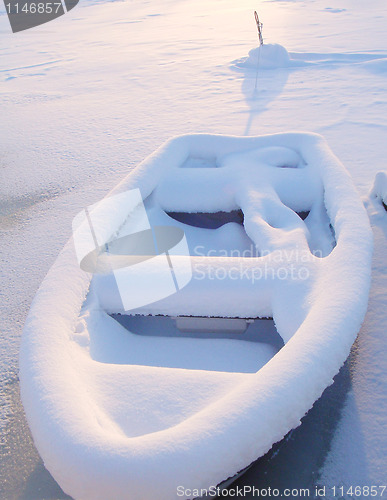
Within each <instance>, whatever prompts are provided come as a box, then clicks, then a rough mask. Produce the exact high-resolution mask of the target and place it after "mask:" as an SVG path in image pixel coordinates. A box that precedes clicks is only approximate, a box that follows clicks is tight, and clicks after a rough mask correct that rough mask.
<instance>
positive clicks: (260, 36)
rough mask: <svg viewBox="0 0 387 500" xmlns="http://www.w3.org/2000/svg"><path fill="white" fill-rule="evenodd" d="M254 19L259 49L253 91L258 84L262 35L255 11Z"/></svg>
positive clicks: (261, 25) (261, 24)
mask: <svg viewBox="0 0 387 500" xmlns="http://www.w3.org/2000/svg"><path fill="white" fill-rule="evenodd" d="M254 17H255V22H256V23H257V29H258V38H259V48H258V62H257V72H256V74H255V86H254V90H257V84H258V71H259V61H260V58H261V47H262V45H263V35H262V28H263V23H261V22H260V20H259V17H258V14H257V11H256V10H255V11H254Z"/></svg>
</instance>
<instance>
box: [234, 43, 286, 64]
mask: <svg viewBox="0 0 387 500" xmlns="http://www.w3.org/2000/svg"><path fill="white" fill-rule="evenodd" d="M258 58H259V67H260V69H277V68H286V67H288V66H291V60H290V56H289V53H288V51H287V50H286V49H285V47H283V46H282V45H279V44H277V43H273V44H268V45H261V46H260V47H256V48H255V49H251V50H250V52H249V55H248V56H247V57H242V58H241V59H237V60H235V61H233V65H234V66H236V67H237V68H256V67H257V65H258Z"/></svg>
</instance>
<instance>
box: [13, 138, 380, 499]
mask: <svg viewBox="0 0 387 500" xmlns="http://www.w3.org/2000/svg"><path fill="white" fill-rule="evenodd" d="M140 195H141V196H140ZM74 229H75V232H74V241H70V242H69V243H68V244H67V246H66V247H65V248H64V250H63V251H62V253H61V254H60V256H59V257H58V259H57V261H56V263H55V264H54V266H53V267H52V269H51V270H50V271H49V273H48V275H47V277H46V278H45V280H44V282H43V284H42V285H41V288H40V289H39V291H38V293H37V296H36V298H35V300H34V302H33V304H32V307H31V311H30V313H29V316H28V319H27V322H26V325H25V329H24V334H23V339H22V347H21V356H20V379H21V393H22V401H23V404H24V408H25V411H26V415H27V419H28V422H29V425H30V428H31V431H32V435H33V437H34V441H35V444H36V447H37V449H38V451H39V453H40V455H41V456H42V458H43V460H44V463H45V465H46V467H47V468H48V470H49V471H50V472H51V474H52V475H53V476H54V478H55V479H56V480H57V481H58V483H59V484H60V486H61V487H62V488H63V490H64V491H65V492H66V493H68V494H69V495H71V496H72V497H74V498H76V499H82V500H86V499H92V500H98V499H101V500H102V499H103V500H105V499H106V498H114V499H115V500H118V499H136V500H139V499H154V498H157V499H161V500H162V499H168V500H170V499H171V498H175V497H178V498H191V497H194V496H200V494H203V492H204V493H205V489H210V488H211V487H212V488H214V487H215V486H216V485H217V484H219V483H221V482H222V481H224V480H226V479H227V478H230V477H232V476H234V475H235V474H236V473H238V472H239V471H241V470H243V469H244V468H246V467H247V466H248V465H249V464H250V463H251V462H253V461H254V460H255V459H257V458H258V457H260V456H261V455H263V454H264V453H265V452H267V451H268V450H269V449H270V448H271V446H272V445H273V444H274V443H275V442H277V441H279V440H281V439H282V438H283V436H285V434H287V432H289V430H291V429H293V428H295V427H297V426H298V425H299V423H300V419H301V418H302V417H303V416H304V415H305V413H306V412H307V411H308V410H309V409H310V408H311V407H312V405H313V403H314V402H315V401H316V399H318V398H319V397H320V395H321V394H322V392H323V391H324V389H325V388H326V387H327V386H328V385H330V384H331V383H332V378H333V377H334V375H335V374H336V373H337V372H338V370H339V368H340V367H341V365H342V364H343V362H344V361H345V359H346V357H347V356H348V354H349V350H350V348H351V345H352V343H353V341H354V339H355V337H356V335H357V332H358V331H359V329H360V325H361V323H362V320H363V317H364V314H365V311H366V307H367V299H368V289H369V283H370V264H371V254H372V233H371V229H370V226H369V222H368V218H367V215H366V212H365V210H364V207H363V205H362V203H361V201H360V200H359V197H358V194H357V192H356V190H355V188H354V186H353V184H352V181H351V179H350V176H349V175H348V173H347V172H346V170H345V169H344V167H343V166H342V165H341V164H340V162H339V161H338V160H337V158H336V157H335V156H334V155H333V154H332V152H331V151H330V149H329V148H328V146H327V144H326V142H325V140H324V139H323V138H322V137H321V136H318V135H315V134H304V133H289V134H275V135H267V136H261V137H244V138H241V137H227V136H220V135H188V136H181V137H177V138H174V139H172V140H170V141H168V142H167V143H165V144H164V145H163V146H162V147H161V148H160V149H159V150H157V151H156V152H155V153H154V154H152V155H151V156H150V157H149V158H147V159H146V160H145V161H144V162H143V163H141V164H140V165H139V166H138V167H137V168H136V169H135V170H134V171H133V172H131V173H130V174H129V175H128V177H127V178H126V179H125V180H124V181H123V182H122V183H121V184H120V185H119V186H118V187H117V188H116V189H115V190H114V192H113V193H111V195H110V196H109V197H108V198H106V199H105V200H103V201H102V202H101V203H99V204H96V205H95V206H93V207H89V209H87V210H85V211H84V212H82V213H81V214H79V216H78V217H77V218H76V221H75V226H74ZM74 242H75V246H74Z"/></svg>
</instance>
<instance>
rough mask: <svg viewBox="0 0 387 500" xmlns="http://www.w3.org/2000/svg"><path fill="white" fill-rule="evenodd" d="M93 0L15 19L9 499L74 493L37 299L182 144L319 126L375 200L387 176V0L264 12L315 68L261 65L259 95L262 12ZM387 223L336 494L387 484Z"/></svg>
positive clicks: (7, 53)
mask: <svg viewBox="0 0 387 500" xmlns="http://www.w3.org/2000/svg"><path fill="white" fill-rule="evenodd" d="M90 3H91V2H81V3H80V4H79V5H78V6H77V7H76V8H75V9H73V10H72V11H71V12H70V13H68V14H66V15H65V16H63V17H62V18H60V19H58V20H56V21H54V22H52V23H49V24H47V25H43V26H41V27H39V28H36V29H34V30H30V31H27V32H24V33H19V34H18V35H13V34H12V33H11V30H10V27H9V24H8V21H7V18H6V16H5V15H2V16H0V25H1V33H0V37H1V39H2V44H1V45H2V47H3V49H2V51H1V54H0V59H1V67H0V80H1V87H2V89H1V91H2V115H1V116H2V120H1V127H2V133H1V137H2V148H1V153H0V164H1V172H2V173H1V176H2V177H1V178H2V182H1V183H0V210H1V217H0V219H1V228H0V230H1V245H0V252H1V257H0V258H1V262H2V266H1V270H0V273H1V284H2V292H1V293H2V295H1V299H2V300H1V301H0V310H1V317H2V323H1V329H2V336H1V337H0V354H1V355H0V360H1V361H0V377H1V384H0V391H1V405H0V415H1V417H0V426H1V435H2V441H4V442H5V444H4V446H1V447H0V454H1V456H0V461H1V466H0V491H1V492H0V496H2V497H3V498H7V499H13V498H15V499H16V498H18V499H19V498H23V499H25V500H30V499H31V498H39V499H40V498H64V497H65V495H64V494H63V492H61V490H60V489H59V488H58V487H56V486H55V484H54V482H53V480H52V479H51V477H50V476H49V474H48V473H47V472H46V471H45V469H44V467H43V465H42V463H41V461H39V458H38V455H37V453H36V450H35V449H34V447H33V445H32V442H31V439H30V438H29V436H28V432H27V429H26V424H25V422H24V416H23V412H22V409H21V406H20V402H19V400H18V395H17V357H18V348H19V342H20V333H21V328H22V325H23V323H24V321H25V317H26V314H27V311H28V308H29V306H30V303H31V300H32V298H33V296H34V294H35V292H36V290H37V288H38V286H39V284H40V282H41V281H42V279H43V278H44V275H45V274H46V272H47V270H48V269H49V267H50V266H51V264H52V262H53V261H54V259H55V258H56V255H57V254H58V252H59V251H60V249H61V248H62V247H63V245H64V243H65V242H66V240H67V239H68V238H69V237H70V235H71V221H72V218H73V217H74V215H75V214H76V213H78V212H79V211H80V210H81V209H82V208H83V207H84V206H85V205H88V204H92V203H94V202H96V201H97V200H99V199H101V198H102V197H103V196H104V195H105V194H106V193H107V191H109V190H110V189H111V188H112V187H113V186H114V185H116V184H117V182H118V181H119V180H120V179H121V178H122V176H123V174H124V173H126V172H127V170H128V168H131V167H132V166H134V165H135V164H137V163H138V162H139V161H140V160H141V159H142V158H144V157H145V156H146V155H148V154H149V153H150V152H151V151H152V150H154V149H155V148H156V147H157V146H158V145H159V144H160V143H162V142H163V141H164V140H166V139H167V138H168V137H169V136H171V135H174V134H181V133H192V132H194V131H205V132H213V133H215V132H216V133H225V134H243V133H246V134H248V133H250V134H254V135H256V134H263V133H273V132H281V131H283V130H291V129H297V130H311V131H315V132H319V133H321V134H323V135H324V136H325V137H326V138H327V139H328V142H329V144H330V145H331V147H332V149H333V150H334V151H335V153H336V154H337V155H338V156H339V158H340V159H341V160H342V162H343V163H344V165H345V166H346V168H348V170H349V171H350V173H351V175H352V177H353V179H354V181H355V184H356V186H357V188H358V190H359V191H360V193H361V194H363V195H365V194H366V193H368V191H369V189H370V186H371V184H372V179H373V178H374V176H375V174H376V173H377V172H378V171H381V170H385V169H386V165H385V127H386V126H387V121H386V116H387V101H386V99H385V83H386V80H385V78H386V74H387V73H386V64H385V61H386V58H387V49H386V36H385V26H386V20H387V7H386V3H385V2H384V0H374V2H373V3H372V8H370V5H369V3H366V2H353V0H337V1H335V5H334V7H333V6H332V3H328V2H327V0H316V1H314V2H303V1H294V2H290V1H288V2H286V1H285V2H277V1H270V2H262V3H260V5H259V9H258V11H259V15H260V17H261V18H262V20H263V22H264V38H265V44H271V43H272V44H275V43H276V44H280V45H282V46H283V47H286V49H287V50H288V53H289V55H290V58H291V59H292V60H295V61H301V62H302V66H301V67H298V68H297V67H296V68H294V70H292V71H289V68H279V69H277V70H275V71H261V72H260V73H259V78H258V92H256V93H254V80H255V68H251V69H249V68H244V69H243V71H242V72H241V71H238V72H237V71H231V72H230V70H229V69H230V64H231V66H232V63H231V61H235V60H237V59H240V58H242V57H243V56H245V55H246V54H248V52H249V51H250V50H251V49H253V48H255V47H256V46H257V43H258V41H257V34H256V27H255V22H254V19H253V16H252V12H253V10H254V9H257V4H256V2H246V3H243V4H242V3H241V4H236V3H235V2H231V1H225V0H221V1H217V2H208V1H207V2H202V1H198V0H195V2H193V1H185V2H179V1H177V0H176V1H165V2H162V3H161V4H158V5H157V6H156V5H155V4H151V3H144V2H137V1H136V0H135V1H131V2H115V3H110V2H108V3H107V4H106V5H105V4H103V3H101V4H99V5H91V6H90ZM0 9H3V11H4V8H3V5H2V4H1V5H0ZM305 62H306V63H308V64H306V65H305V64H304V63H305ZM309 63H313V64H309ZM199 163H200V162H199ZM378 203H379V202H378ZM379 206H380V203H379ZM383 214H384V211H383V212H380V214H379V217H378V218H372V224H373V227H374V232H375V235H376V240H375V242H376V250H377V251H376V253H375V256H374V265H373V274H374V281H373V285H372V288H371V295H370V307H369V312H368V315H367V318H366V323H365V324H364V326H363V327H362V329H361V332H360V335H359V341H358V342H357V344H356V349H355V351H356V353H357V358H356V359H359V360H360V362H359V363H356V365H355V366H354V367H353V369H352V371H351V377H352V383H353V384H355V385H356V394H357V397H356V399H355V400H351V402H350V404H348V407H347V409H346V411H345V414H344V415H343V421H342V422H339V423H338V425H337V432H336V436H335V438H334V442H333V443H332V450H331V451H329V450H327V451H326V452H327V454H328V458H327V460H326V463H327V464H328V463H329V464H330V466H329V467H326V468H324V475H323V476H324V482H325V483H326V484H327V486H328V485H331V484H334V483H335V482H337V480H338V479H340V476H341V478H345V480H346V482H347V483H351V484H356V481H357V478H358V477H360V476H361V477H362V478H363V479H364V481H368V484H371V483H372V482H377V483H378V484H382V483H384V482H385V471H386V470H387V462H386V457H387V453H385V452H384V451H383V450H385V447H386V443H387V440H386V436H387V431H386V418H385V415H386V414H387V406H386V401H387V397H386V391H385V387H387V382H386V375H385V374H386V373H387V367H386V364H385V360H386V359H387V353H386V343H385V331H386V329H387V324H386V321H387V319H386V315H385V307H386V302H387V300H386V292H385V290H386V281H385V278H384V275H385V269H386V266H385V257H384V256H385V248H386V245H387V243H386V239H385V236H384V235H385V234H386V232H385V231H386V230H385V228H386V224H385V215H384V216H383ZM245 244H248V242H247V241H246V242H245V243H244V245H245ZM244 248H245V247H244ZM305 432H306V431H305ZM343 436H346V437H347V438H348V439H342V438H343ZM305 440H306V441H307V436H305ZM360 443H362V447H361V448H360V446H358V445H359V444H360ZM342 445H344V448H343V446H342ZM355 448H356V449H357V451H358V453H357V454H356V455H355V453H354V452H355ZM355 456H357V457H358V458H359V460H355ZM279 473H280V472H279ZM315 473H316V474H317V471H315ZM242 479H243V478H242ZM249 480H250V481H251V476H250V479H249ZM250 484H251V483H250ZM66 498H67V497H66Z"/></svg>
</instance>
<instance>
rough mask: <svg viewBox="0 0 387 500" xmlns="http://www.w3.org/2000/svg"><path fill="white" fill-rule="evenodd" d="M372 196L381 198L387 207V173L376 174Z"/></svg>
mask: <svg viewBox="0 0 387 500" xmlns="http://www.w3.org/2000/svg"><path fill="white" fill-rule="evenodd" d="M371 196H373V197H375V198H380V200H381V201H382V202H383V203H384V204H385V205H387V171H381V172H378V173H377V174H376V176H375V181H374V185H373V188H372V190H371Z"/></svg>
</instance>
